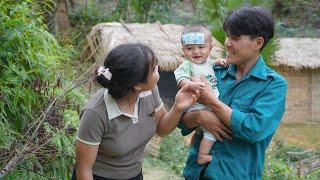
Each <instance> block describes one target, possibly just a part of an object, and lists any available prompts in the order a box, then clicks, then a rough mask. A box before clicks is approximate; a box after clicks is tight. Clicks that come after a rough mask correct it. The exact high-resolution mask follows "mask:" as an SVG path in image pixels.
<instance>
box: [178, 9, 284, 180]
mask: <svg viewBox="0 0 320 180" xmlns="http://www.w3.org/2000/svg"><path fill="white" fill-rule="evenodd" d="M223 29H224V31H225V32H226V34H227V38H226V40H225V46H226V50H227V56H226V59H227V62H228V63H229V64H230V66H229V67H228V68H223V67H216V68H215V73H216V76H217V81H218V83H217V84H218V90H219V92H220V96H219V99H218V98H216V97H215V96H213V95H212V94H211V93H210V90H209V86H208V83H207V82H206V81H205V80H204V79H203V81H204V82H205V84H206V89H205V90H204V92H203V93H202V95H201V99H202V100H201V101H202V102H203V103H204V104H206V105H207V106H209V107H210V108H211V109H212V111H206V110H199V111H194V112H187V113H186V114H185V115H184V116H183V117H182V122H181V123H180V125H179V127H180V128H181V129H182V130H181V131H182V134H184V135H185V134H188V133H190V132H191V131H192V130H193V129H194V128H195V127H196V126H198V125H202V126H203V127H205V128H206V129H207V130H209V131H210V132H211V133H212V134H214V135H215V137H216V138H217V139H218V140H220V142H217V143H216V144H215V146H214V147H213V149H212V150H211V154H212V155H213V157H214V158H213V159H212V161H211V162H210V163H208V164H206V165H199V164H197V153H198V148H199V143H200V140H201V137H202V133H196V137H195V142H194V144H193V145H192V147H191V149H190V154H189V157H188V160H187V163H186V167H185V170H184V173H183V175H184V177H185V178H186V179H187V180H196V179H225V180H229V179H237V180H238V179H261V178H262V173H263V167H264V160H265V151H266V149H267V147H268V145H269V143H270V141H271V139H272V136H273V134H274V133H275V131H276V129H277V128H278V126H279V123H280V120H281V118H282V115H283V113H284V110H285V98H286V92H287V83H286V81H285V79H284V78H283V77H282V76H280V75H279V74H278V73H276V72H275V71H273V70H272V69H270V68H269V67H267V66H266V64H265V62H264V60H263V58H262V56H261V54H260V53H261V50H262V49H263V48H264V47H265V46H266V44H267V43H268V42H269V40H270V39H271V38H272V37H273V35H274V19H273V17H272V15H271V13H270V12H269V11H267V10H265V9H263V8H259V7H242V8H239V9H235V10H233V11H232V12H231V13H230V14H229V15H228V17H227V18H226V20H225V22H224V24H223ZM229 134H232V139H231V138H230V135H229ZM223 138H226V139H223Z"/></svg>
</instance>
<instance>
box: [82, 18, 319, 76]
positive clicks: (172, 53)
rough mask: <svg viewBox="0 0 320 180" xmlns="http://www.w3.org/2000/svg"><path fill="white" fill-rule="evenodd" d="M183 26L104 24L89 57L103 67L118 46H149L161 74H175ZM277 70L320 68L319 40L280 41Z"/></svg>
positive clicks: (92, 37)
mask: <svg viewBox="0 0 320 180" xmlns="http://www.w3.org/2000/svg"><path fill="white" fill-rule="evenodd" d="M183 29H184V26H181V25H175V24H166V25H162V24H160V23H159V22H157V23H153V24H138V23H136V24H124V23H118V22H114V23H101V24H98V25H96V26H94V27H93V29H92V31H91V32H90V34H89V35H88V36H87V40H88V42H89V43H88V47H87V49H89V52H88V53H89V55H88V54H87V55H86V56H89V57H93V58H94V60H95V61H97V63H98V64H102V63H103V60H104V58H105V56H106V55H107V53H108V52H109V51H110V50H111V49H112V48H114V47H116V46H117V45H119V44H123V43H128V42H141V43H144V44H147V45H149V46H150V47H151V48H152V49H153V50H154V52H155V53H156V54H157V56H158V58H159V67H160V69H161V70H165V71H173V70H175V69H176V68H177V67H178V66H179V64H180V63H181V62H182V61H183V60H184V58H183V56H182V55H183V54H182V50H181V43H180V35H181V32H182V30H183ZM213 45H214V47H213V50H212V53H211V57H212V58H221V57H222V54H223V53H222V52H223V46H222V45H221V44H220V43H219V42H218V41H217V40H215V39H214V38H213ZM278 46H279V48H278V50H277V51H276V52H275V61H274V62H273V65H274V66H285V67H289V68H293V69H296V70H299V69H304V68H311V69H319V68H320V39H316V38H279V39H278Z"/></svg>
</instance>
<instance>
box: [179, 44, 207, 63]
mask: <svg viewBox="0 0 320 180" xmlns="http://www.w3.org/2000/svg"><path fill="white" fill-rule="evenodd" d="M211 49H212V45H211V42H208V41H206V42H205V43H204V44H188V45H183V47H182V50H183V53H184V56H185V57H186V58H187V59H188V60H190V61H192V62H193V63H196V64H201V63H203V62H205V61H206V60H207V59H208V57H209V55H210V53H211Z"/></svg>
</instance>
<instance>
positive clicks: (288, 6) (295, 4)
mask: <svg viewBox="0 0 320 180" xmlns="http://www.w3.org/2000/svg"><path fill="white" fill-rule="evenodd" d="M279 6H280V7H279V9H280V10H279V11H280V12H279V17H278V18H279V23H278V33H279V35H280V36H285V37H319V35H320V31H319V27H320V15H319V14H320V3H319V1H318V0H295V1H291V0H283V1H281V4H280V5H279Z"/></svg>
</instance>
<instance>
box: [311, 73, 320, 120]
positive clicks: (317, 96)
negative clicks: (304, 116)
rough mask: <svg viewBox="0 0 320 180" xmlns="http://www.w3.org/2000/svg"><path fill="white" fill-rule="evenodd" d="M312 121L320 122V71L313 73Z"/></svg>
mask: <svg viewBox="0 0 320 180" xmlns="http://www.w3.org/2000/svg"><path fill="white" fill-rule="evenodd" d="M311 91H312V105H311V110H312V115H311V116H312V118H311V119H312V121H317V122H320V70H315V71H313V72H312V85H311Z"/></svg>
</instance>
